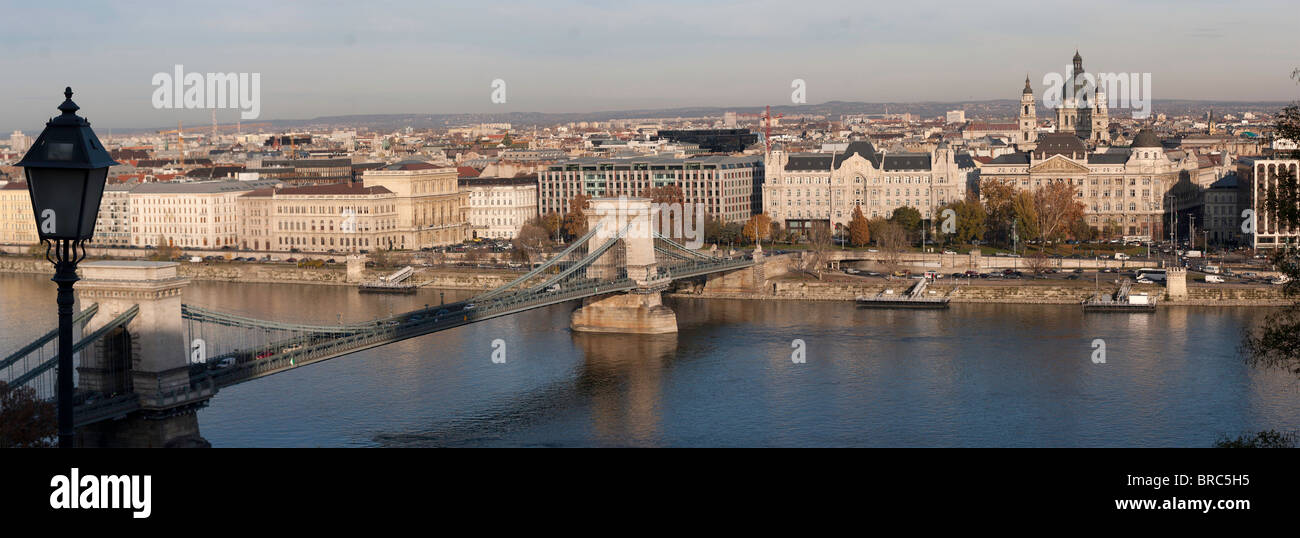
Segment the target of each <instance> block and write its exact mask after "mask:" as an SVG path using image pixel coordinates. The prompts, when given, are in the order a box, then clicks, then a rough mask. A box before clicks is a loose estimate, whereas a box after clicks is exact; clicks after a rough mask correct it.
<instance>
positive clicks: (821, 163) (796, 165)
mask: <svg viewBox="0 0 1300 538" xmlns="http://www.w3.org/2000/svg"><path fill="white" fill-rule="evenodd" d="M853 155H861V156H862V158H863V159H866V160H868V161H870V162H871V165H872V166H875V167H876V168H880V166H881V163H880V154H879V153H876V147H875V146H873V145H871V142H870V141H867V140H855V141H853V142H849V145H848V146H845V147H844V151H843V152H841V153H795V154H791V155H790V157H789V159H787V160H786V163H785V169H786V170H830V169H831V167H832V165H834V167H835V168H839V167H840V163H843V162H844V160H845V159H848V158H849V157H852V156H853Z"/></svg>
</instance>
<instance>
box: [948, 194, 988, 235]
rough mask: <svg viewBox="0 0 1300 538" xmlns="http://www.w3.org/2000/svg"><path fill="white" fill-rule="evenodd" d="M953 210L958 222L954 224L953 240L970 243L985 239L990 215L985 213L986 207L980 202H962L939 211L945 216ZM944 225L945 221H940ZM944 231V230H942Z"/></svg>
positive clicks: (950, 204) (954, 203)
mask: <svg viewBox="0 0 1300 538" xmlns="http://www.w3.org/2000/svg"><path fill="white" fill-rule="evenodd" d="M947 209H951V210H952V211H953V213H954V214H955V215H956V222H954V223H953V225H954V226H953V229H954V230H955V231H954V233H953V234H952V239H953V241H954V242H956V243H970V242H971V241H974V240H976V239H979V238H981V237H984V232H985V231H986V230H987V229H988V223H987V222H986V220H987V219H988V215H986V214H985V213H984V206H982V205H980V204H979V202H973V201H967V200H961V201H958V202H952V203H949V204H948V205H945V206H943V207H942V208H940V209H939V214H940V215H943V212H944V210H947ZM939 222H940V223H941V225H942V223H943V220H940V221H939ZM940 229H941V230H942V228H940Z"/></svg>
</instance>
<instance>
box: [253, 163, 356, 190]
mask: <svg viewBox="0 0 1300 538" xmlns="http://www.w3.org/2000/svg"><path fill="white" fill-rule="evenodd" d="M248 171H249V172H258V173H259V174H260V175H261V177H263V178H269V179H278V180H280V181H283V182H284V184H285V185H287V186H292V187H300V186H303V185H326V184H330V183H348V182H351V181H352V160H351V159H267V160H264V161H262V166H261V168H259V169H250V170H248Z"/></svg>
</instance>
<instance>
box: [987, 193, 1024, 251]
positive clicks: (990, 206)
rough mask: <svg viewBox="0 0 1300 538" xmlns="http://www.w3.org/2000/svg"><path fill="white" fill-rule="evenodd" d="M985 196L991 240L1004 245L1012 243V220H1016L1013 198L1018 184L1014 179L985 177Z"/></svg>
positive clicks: (988, 231) (988, 235)
mask: <svg viewBox="0 0 1300 538" xmlns="http://www.w3.org/2000/svg"><path fill="white" fill-rule="evenodd" d="M980 195H981V196H983V197H984V214H985V222H986V223H987V237H988V239H989V240H991V241H993V242H996V243H1000V244H1003V245H1009V244H1011V222H1012V221H1013V220H1015V211H1014V209H1013V208H1012V205H1013V204H1012V200H1013V199H1014V198H1015V197H1016V186H1015V184H1014V183H1013V182H1012V181H1007V180H997V179H985V180H984V181H983V183H981V184H980Z"/></svg>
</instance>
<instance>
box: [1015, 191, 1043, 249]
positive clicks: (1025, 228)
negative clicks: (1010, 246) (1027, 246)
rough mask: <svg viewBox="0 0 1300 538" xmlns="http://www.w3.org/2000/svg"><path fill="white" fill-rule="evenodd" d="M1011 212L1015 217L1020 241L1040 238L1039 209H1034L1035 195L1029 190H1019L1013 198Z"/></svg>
mask: <svg viewBox="0 0 1300 538" xmlns="http://www.w3.org/2000/svg"><path fill="white" fill-rule="evenodd" d="M1011 214H1012V216H1013V217H1014V218H1015V223H1016V237H1017V238H1019V240H1020V241H1032V240H1034V239H1038V211H1037V210H1036V209H1034V195H1033V194H1030V193H1029V191H1020V192H1017V193H1016V195H1015V196H1014V197H1012V198H1011Z"/></svg>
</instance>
